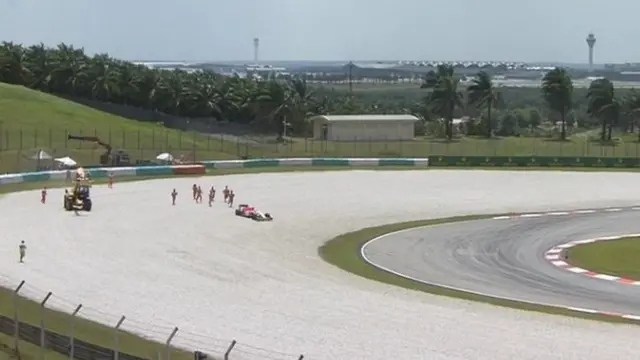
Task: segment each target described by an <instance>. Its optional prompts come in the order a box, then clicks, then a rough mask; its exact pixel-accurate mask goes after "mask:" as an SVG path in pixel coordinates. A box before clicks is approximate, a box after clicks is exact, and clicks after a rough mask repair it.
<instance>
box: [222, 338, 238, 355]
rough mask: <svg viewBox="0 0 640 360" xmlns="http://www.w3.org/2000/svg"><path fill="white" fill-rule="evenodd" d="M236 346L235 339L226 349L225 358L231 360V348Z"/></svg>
mask: <svg viewBox="0 0 640 360" xmlns="http://www.w3.org/2000/svg"><path fill="white" fill-rule="evenodd" d="M234 346H236V341H235V340H233V341H231V344H229V347H228V348H227V351H225V353H224V360H229V354H231V350H233V347H234Z"/></svg>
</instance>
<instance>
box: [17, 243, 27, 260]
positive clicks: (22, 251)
mask: <svg viewBox="0 0 640 360" xmlns="http://www.w3.org/2000/svg"><path fill="white" fill-rule="evenodd" d="M19 249H20V262H21V263H22V262H24V257H25V256H26V255H27V245H25V243H24V240H22V242H20V247H19Z"/></svg>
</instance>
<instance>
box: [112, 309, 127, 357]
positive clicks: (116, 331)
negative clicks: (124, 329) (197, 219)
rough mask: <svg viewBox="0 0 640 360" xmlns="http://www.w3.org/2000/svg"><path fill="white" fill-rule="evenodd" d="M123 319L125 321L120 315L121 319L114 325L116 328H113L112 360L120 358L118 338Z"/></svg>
mask: <svg viewBox="0 0 640 360" xmlns="http://www.w3.org/2000/svg"><path fill="white" fill-rule="evenodd" d="M124 319H126V317H125V316H124V315H122V317H121V318H120V320H119V321H118V323H117V324H116V327H114V328H113V338H114V349H113V358H114V359H115V360H118V358H119V357H120V354H119V353H120V336H119V335H120V325H122V323H123V322H124Z"/></svg>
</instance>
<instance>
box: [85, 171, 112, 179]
mask: <svg viewBox="0 0 640 360" xmlns="http://www.w3.org/2000/svg"><path fill="white" fill-rule="evenodd" d="M87 171H88V172H89V176H90V177H91V178H92V179H100V178H106V177H108V176H109V172H108V171H107V170H104V169H88V170H87Z"/></svg>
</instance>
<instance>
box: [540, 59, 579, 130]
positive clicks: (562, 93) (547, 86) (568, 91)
mask: <svg viewBox="0 0 640 360" xmlns="http://www.w3.org/2000/svg"><path fill="white" fill-rule="evenodd" d="M542 96H543V98H544V100H545V102H546V103H547V105H548V106H549V108H550V109H551V110H553V111H555V112H557V113H558V114H560V121H561V123H562V130H561V132H560V138H561V139H562V140H565V139H566V138H567V125H566V117H567V113H568V112H569V109H571V106H572V105H573V82H572V81H571V77H570V76H569V73H568V72H567V70H565V69H563V68H555V69H553V70H551V71H549V72H548V73H546V74H545V75H544V78H543V79H542Z"/></svg>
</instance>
